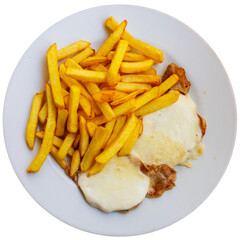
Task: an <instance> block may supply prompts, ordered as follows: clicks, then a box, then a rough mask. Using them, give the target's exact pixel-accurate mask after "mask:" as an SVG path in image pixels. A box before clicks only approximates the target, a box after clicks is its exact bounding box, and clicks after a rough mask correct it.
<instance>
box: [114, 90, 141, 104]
mask: <svg viewBox="0 0 240 240" xmlns="http://www.w3.org/2000/svg"><path fill="white" fill-rule="evenodd" d="M143 92H145V90H144V89H140V90H138V91H136V92H133V93H130V94H128V95H127V96H125V97H123V98H120V99H118V100H116V101H113V102H111V103H110V105H112V106H116V105H119V104H122V103H124V102H127V101H128V100H130V99H132V98H135V97H136V96H137V95H139V94H141V93H143Z"/></svg>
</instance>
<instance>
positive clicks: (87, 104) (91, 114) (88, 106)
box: [79, 95, 95, 118]
mask: <svg viewBox="0 0 240 240" xmlns="http://www.w3.org/2000/svg"><path fill="white" fill-rule="evenodd" d="M79 103H80V106H81V107H82V109H83V111H84V112H85V113H86V115H87V116H88V117H89V118H93V117H94V116H95V113H94V111H93V110H92V106H91V103H90V102H89V101H88V100H87V98H86V97H84V96H83V95H80V99H79Z"/></svg>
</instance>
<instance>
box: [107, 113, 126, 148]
mask: <svg viewBox="0 0 240 240" xmlns="http://www.w3.org/2000/svg"><path fill="white" fill-rule="evenodd" d="M126 120H127V117H126V116H120V117H118V118H117V120H116V124H115V126H114V128H113V132H112V135H111V136H110V138H109V139H108V142H107V144H106V147H108V146H109V145H110V144H111V143H112V141H113V140H114V139H115V138H116V137H117V135H118V134H119V132H120V131H121V129H122V128H123V126H124V124H125V122H126Z"/></svg>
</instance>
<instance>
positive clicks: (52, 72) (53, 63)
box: [47, 43, 64, 108]
mask: <svg viewBox="0 0 240 240" xmlns="http://www.w3.org/2000/svg"><path fill="white" fill-rule="evenodd" d="M47 64H48V74H49V79H50V83H51V88H52V95H53V99H54V103H55V105H56V107H62V108H63V107H64V101H63V96H62V92H61V90H62V86H61V82H60V77H59V72H58V55H57V44H56V43H54V44H53V45H52V46H51V47H50V48H49V49H48V51H47Z"/></svg>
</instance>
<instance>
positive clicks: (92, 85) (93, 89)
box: [86, 83, 115, 121]
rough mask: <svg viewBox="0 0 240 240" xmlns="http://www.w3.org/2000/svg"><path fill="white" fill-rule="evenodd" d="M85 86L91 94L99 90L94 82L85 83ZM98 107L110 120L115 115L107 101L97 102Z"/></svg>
mask: <svg viewBox="0 0 240 240" xmlns="http://www.w3.org/2000/svg"><path fill="white" fill-rule="evenodd" d="M86 88H87V89H88V91H89V92H90V93H91V94H92V96H93V95H94V94H96V93H98V92H100V89H99V87H98V86H97V85H96V84H95V83H86ZM97 105H98V107H99V108H100V110H101V111H102V113H103V115H104V117H105V118H106V119H107V120H108V121H110V120H112V119H113V118H114V117H115V114H114V112H113V110H112V108H111V106H110V105H109V104H108V103H107V102H103V103H97Z"/></svg>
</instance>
